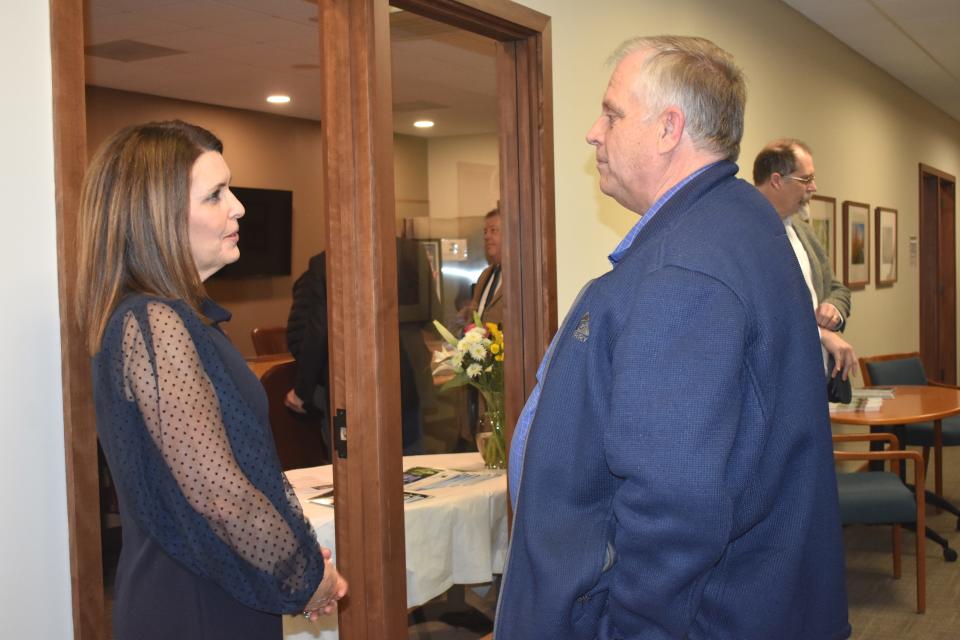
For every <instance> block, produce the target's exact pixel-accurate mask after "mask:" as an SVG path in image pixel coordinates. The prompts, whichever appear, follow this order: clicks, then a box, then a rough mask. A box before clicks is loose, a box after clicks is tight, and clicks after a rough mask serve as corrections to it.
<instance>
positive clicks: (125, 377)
mask: <svg viewBox="0 0 960 640" xmlns="http://www.w3.org/2000/svg"><path fill="white" fill-rule="evenodd" d="M222 151H223V145H222V143H221V142H220V140H219V139H217V138H216V136H214V135H213V134H212V133H210V132H209V131H207V130H205V129H202V128H200V127H197V126H194V125H191V124H188V123H185V122H181V121H170V122H153V123H148V124H144V125H139V126H134V127H128V128H126V129H123V130H121V131H119V132H118V133H116V134H114V135H113V136H112V137H111V138H109V139H108V140H107V141H106V142H105V143H104V145H103V146H102V147H101V148H100V150H99V151H98V152H97V153H96V154H95V155H94V157H93V160H92V161H91V164H90V168H89V170H88V171H87V175H86V178H85V180H84V185H83V193H82V196H81V207H80V216H79V219H80V233H79V252H78V253H79V260H78V268H79V273H78V281H77V291H78V292H80V294H79V295H78V296H77V300H76V307H77V314H78V318H79V322H80V326H81V329H82V331H83V334H84V335H85V337H86V342H87V347H88V348H89V351H90V354H91V355H92V356H93V392H94V401H95V405H96V415H97V433H98V436H99V438H100V442H101V444H102V446H103V451H104V454H105V455H106V458H107V462H108V465H109V468H110V472H111V474H112V477H113V480H114V483H115V486H116V489H117V494H118V497H119V503H120V516H121V520H122V527H123V550H122V552H121V555H120V561H119V566H118V568H117V578H116V597H115V601H114V606H113V637H114V638H116V639H117V640H154V639H155V640H169V639H170V638H177V639H178V640H191V639H198V640H199V639H201V638H202V639H210V638H231V639H241V638H246V639H249V640H264V639H269V638H276V639H277V640H279V638H281V636H282V626H281V618H280V614H284V613H300V612H304V613H305V614H306V615H307V616H308V617H312V618H316V617H317V615H318V614H320V613H331V612H332V611H333V609H334V606H335V604H336V602H337V601H338V600H339V599H340V598H342V597H343V596H344V595H345V594H346V592H347V583H346V581H345V580H344V579H343V578H342V577H341V576H340V575H339V574H338V572H337V570H336V568H335V567H334V565H333V564H332V563H331V562H330V560H329V558H330V552H329V550H325V549H321V548H320V546H319V545H318V543H317V540H316V537H315V536H314V533H313V529H312V527H311V526H310V523H309V522H307V520H306V519H305V518H304V516H303V512H302V511H301V508H300V504H299V502H298V501H297V499H296V497H295V496H294V495H293V493H292V492H291V491H290V490H289V489H290V488H289V485H288V484H287V482H286V479H285V478H284V475H283V473H282V472H281V469H280V463H279V461H278V459H277V454H276V449H275V448H274V445H273V440H272V435H271V430H270V426H269V424H268V423H267V415H268V412H267V398H266V395H265V393H264V390H263V387H262V386H261V385H260V383H259V381H258V380H257V378H256V377H255V376H254V375H253V373H252V372H251V371H250V369H249V368H248V367H247V364H246V362H245V361H244V359H243V356H242V355H241V354H240V353H239V352H238V351H237V350H236V349H235V348H234V347H233V345H232V344H231V343H230V341H229V339H228V338H227V336H226V335H225V334H224V332H223V331H222V330H221V329H220V326H219V325H220V323H221V322H224V321H226V320H228V319H229V317H230V314H229V312H228V311H226V310H225V309H224V308H223V307H220V306H219V305H217V304H216V303H214V302H213V301H212V300H210V299H209V298H208V297H207V296H206V293H205V290H204V287H203V281H204V280H206V279H207V278H209V277H210V276H211V275H213V273H215V272H216V271H217V270H219V269H220V268H221V267H223V266H224V265H226V264H228V263H231V262H234V261H235V260H237V259H238V258H239V255H240V254H239V250H238V248H237V241H238V239H239V227H240V223H239V221H240V218H241V217H242V216H243V213H244V209H243V205H242V204H240V202H239V201H238V200H237V199H236V197H234V195H233V193H232V192H231V191H230V169H229V168H228V167H227V164H226V162H225V161H224V159H223V156H222V155H221V153H222Z"/></svg>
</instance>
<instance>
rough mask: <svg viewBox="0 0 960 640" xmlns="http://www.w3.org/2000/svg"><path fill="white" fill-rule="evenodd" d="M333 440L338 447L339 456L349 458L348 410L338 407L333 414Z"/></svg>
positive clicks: (344, 458) (342, 458) (343, 458)
mask: <svg viewBox="0 0 960 640" xmlns="http://www.w3.org/2000/svg"><path fill="white" fill-rule="evenodd" d="M333 442H334V445H335V446H336V449H337V457H338V458H340V459H341V460H346V459H347V410H346V409H337V413H336V415H334V416H333Z"/></svg>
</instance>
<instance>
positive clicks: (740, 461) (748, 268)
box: [495, 162, 850, 640]
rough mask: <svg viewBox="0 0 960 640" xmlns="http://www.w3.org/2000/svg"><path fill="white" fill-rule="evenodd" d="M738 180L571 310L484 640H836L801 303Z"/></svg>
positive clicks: (811, 369) (817, 422)
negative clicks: (490, 633)
mask: <svg viewBox="0 0 960 640" xmlns="http://www.w3.org/2000/svg"><path fill="white" fill-rule="evenodd" d="M736 172H737V167H736V165H734V164H733V163H730V162H722V163H719V164H717V165H715V166H713V167H711V168H709V169H708V170H706V171H705V172H704V173H703V174H701V175H700V176H697V177H696V178H695V179H694V180H693V181H691V182H690V183H689V184H688V185H686V186H685V187H684V188H683V189H681V190H680V191H679V192H678V193H677V194H676V195H674V196H673V197H672V198H671V199H670V200H668V201H667V202H666V203H665V204H664V206H663V208H662V209H661V210H660V211H659V213H658V214H657V215H656V217H654V218H653V219H652V220H651V221H650V224H649V225H647V227H646V228H645V229H644V230H643V233H641V234H640V235H639V237H638V238H637V239H636V241H635V242H634V243H633V245H632V246H631V247H630V249H629V250H628V252H627V254H626V255H625V256H624V257H623V259H622V260H621V261H620V262H619V263H618V264H617V266H616V267H615V268H614V269H613V270H612V271H611V272H609V273H607V274H605V275H603V276H602V277H600V278H598V279H597V280H595V281H594V282H593V283H592V285H591V286H590V288H589V289H588V290H587V291H586V292H585V293H584V294H583V295H582V296H581V298H580V299H579V301H578V302H577V303H576V305H575V307H574V308H572V309H571V310H570V312H569V313H570V314H571V318H570V321H569V322H566V323H565V326H564V329H563V332H562V333H561V335H559V336H558V337H557V341H556V344H555V346H554V353H553V354H552V359H551V361H550V365H549V368H548V369H547V371H546V373H545V377H544V379H543V380H542V381H541V384H542V392H541V397H540V401H539V405H538V406H537V410H536V415H535V417H534V419H533V422H532V425H531V428H530V432H529V436H528V440H527V443H526V448H525V451H524V454H523V468H522V477H521V481H520V486H519V497H518V503H517V511H516V515H515V520H514V528H513V539H512V542H511V548H510V553H509V560H508V564H507V570H506V574H505V576H504V580H503V585H502V591H501V596H500V603H499V610H498V614H497V619H496V631H495V637H496V638H497V640H539V639H543V640H548V639H549V640H579V639H594V638H599V639H604V640H606V639H611V640H613V639H621V640H627V639H629V640H634V639H645V640H646V639H660V638H693V639H709V640H723V639H728V638H729V639H737V640H750V639H756V640H768V639H773V638H776V639H777V640H788V639H791V638H796V639H816V640H828V639H833V638H846V637H848V636H849V634H850V626H849V624H848V622H847V601H846V590H845V585H844V570H843V547H842V539H841V527H840V519H839V513H838V507H837V488H836V478H835V474H834V467H833V455H832V446H831V441H830V424H829V416H828V412H827V399H826V391H825V388H824V384H823V370H822V369H823V362H822V360H821V355H820V354H821V352H820V343H819V339H818V334H817V328H816V321H815V319H814V315H813V313H812V309H811V307H810V294H809V291H808V290H807V288H806V285H805V284H804V281H803V276H802V274H801V272H800V268H799V265H798V263H797V259H796V257H795V256H794V254H793V250H792V249H791V247H790V243H789V241H788V240H787V237H786V234H785V231H784V227H783V224H782V222H781V221H780V219H779V218H778V217H777V215H776V213H775V212H774V210H773V208H772V207H771V206H770V204H769V203H768V202H767V200H766V199H765V198H764V197H763V196H762V195H760V194H759V193H758V192H757V191H756V190H755V189H754V188H753V187H752V186H751V185H749V184H747V183H746V182H743V181H742V180H738V179H736V178H735V174H736ZM514 463H515V461H514V462H512V464H514Z"/></svg>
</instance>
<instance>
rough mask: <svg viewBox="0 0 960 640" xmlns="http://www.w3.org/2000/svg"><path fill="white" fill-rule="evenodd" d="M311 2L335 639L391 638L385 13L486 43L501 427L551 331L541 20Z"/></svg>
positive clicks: (397, 595) (393, 447) (396, 579)
mask: <svg viewBox="0 0 960 640" xmlns="http://www.w3.org/2000/svg"><path fill="white" fill-rule="evenodd" d="M319 4H320V8H321V20H320V23H321V43H322V47H323V53H322V55H321V60H322V65H323V76H324V81H323V82H324V95H325V96H326V99H325V101H324V112H323V114H322V119H323V123H324V127H323V128H324V132H325V141H326V144H325V145H324V146H325V151H324V153H325V159H324V167H325V171H326V187H327V188H326V192H325V198H326V203H327V225H328V226H327V245H328V265H329V270H328V274H329V275H328V278H329V285H328V286H329V290H330V291H331V300H333V299H338V300H339V304H331V305H330V307H331V312H330V314H331V315H330V319H329V320H330V322H329V326H330V333H331V336H330V344H331V345H333V347H332V348H331V360H332V361H331V367H330V370H331V372H332V380H331V388H332V395H333V397H332V406H333V407H334V411H335V412H336V411H337V410H338V409H343V410H344V412H345V416H346V424H347V433H348V434H349V437H348V438H347V443H348V445H349V447H348V452H347V457H346V458H341V457H340V456H339V454H338V456H337V457H336V458H335V459H334V476H335V479H336V481H335V485H336V491H337V496H336V500H337V505H338V513H337V532H336V535H337V562H338V564H339V565H340V567H341V568H342V569H343V570H344V572H345V573H346V575H347V576H348V578H349V579H350V580H351V589H352V595H351V596H350V600H349V602H348V603H346V606H344V607H342V608H341V610H340V631H341V633H342V634H343V637H344V638H350V639H351V640H354V639H356V638H378V639H379V638H384V639H390V640H393V639H396V640H399V639H400V638H405V637H406V635H407V632H406V624H405V614H406V595H405V594H406V589H405V583H406V577H405V561H404V541H403V535H402V532H403V528H404V525H403V503H402V499H401V496H402V483H401V477H402V474H401V473H400V472H401V457H400V456H399V455H398V453H399V452H400V448H401V447H400V444H399V430H398V429H397V428H396V425H397V424H399V422H400V401H399V388H398V386H397V385H396V384H394V383H392V382H393V381H395V380H397V379H398V377H399V375H398V372H399V353H398V349H397V347H396V345H397V326H398V324H397V308H396V291H395V286H396V270H395V269H396V260H395V241H394V224H395V221H394V217H395V212H394V185H393V158H392V141H393V126H392V114H391V105H392V100H391V96H392V90H391V82H390V37H389V35H390V34H389V5H390V4H393V5H394V6H396V7H398V8H402V9H405V10H409V11H412V12H414V13H417V14H419V15H422V16H425V17H428V18H432V19H435V20H439V21H442V22H444V23H447V24H451V25H453V26H457V27H460V28H463V29H467V30H470V31H473V32H475V33H480V34H482V35H486V36H488V37H491V38H494V39H496V40H497V42H498V44H497V54H496V65H497V78H498V82H497V93H498V120H499V131H500V133H499V148H500V177H501V178H500V180H501V199H500V208H501V217H502V220H503V222H502V225H503V226H502V228H503V230H504V234H503V235H504V245H503V253H504V264H506V265H509V266H510V268H509V269H507V270H505V271H504V274H505V275H504V297H505V302H506V313H505V317H504V326H505V327H506V331H505V332H504V333H505V339H506V352H507V353H508V354H510V355H509V356H508V358H507V360H506V372H505V375H506V377H507V380H508V384H507V385H506V411H507V421H508V424H509V425H511V427H512V425H513V424H514V423H515V421H516V419H517V417H518V416H519V414H520V410H521V408H522V405H523V402H524V399H525V398H526V397H527V395H528V394H529V392H530V391H531V390H532V388H533V384H534V383H535V374H536V368H537V365H538V363H539V361H540V359H541V358H542V356H543V354H544V353H545V351H546V348H547V345H548V343H549V340H550V338H551V336H552V335H553V333H554V331H555V330H556V270H555V252H556V250H555V232H554V216H553V148H552V145H553V139H552V131H553V127H552V102H551V100H550V95H551V84H550V62H549V60H550V22H549V18H547V17H546V16H543V15H542V14H539V13H537V12H535V11H532V10H530V9H527V8H525V7H522V6H520V5H516V4H514V3H512V2H507V1H506V0H467V1H463V2H456V1H453V0H394V2H393V3H388V1H387V0H321V2H320V3H319ZM347 292H350V293H351V295H350V296H349V297H348V296H346V295H345V294H346V293H347ZM524 292H526V293H527V295H523V293H524ZM510 327H517V328H519V330H513V331H511V330H510ZM514 354H515V355H514ZM510 431H511V433H508V437H509V435H512V428H511V429H510ZM397 532H400V533H399V535H398V533H397Z"/></svg>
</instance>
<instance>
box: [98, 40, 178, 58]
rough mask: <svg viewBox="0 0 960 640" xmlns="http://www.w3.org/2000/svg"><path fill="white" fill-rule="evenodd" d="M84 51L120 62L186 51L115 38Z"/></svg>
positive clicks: (161, 56) (173, 54) (162, 56)
mask: <svg viewBox="0 0 960 640" xmlns="http://www.w3.org/2000/svg"><path fill="white" fill-rule="evenodd" d="M83 51H84V53H86V54H87V55H88V56H94V57H97V58H107V59H109V60H117V61H119V62H139V61H140V60H151V59H153V58H164V57H166V56H175V55H178V54H181V53H186V52H184V51H180V50H179V49H169V48H167V47H158V46H157V45H155V44H147V43H146V42H139V41H137V40H114V41H112V42H104V43H101V44H92V45H89V46H87V47H85V48H84V50H83Z"/></svg>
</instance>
